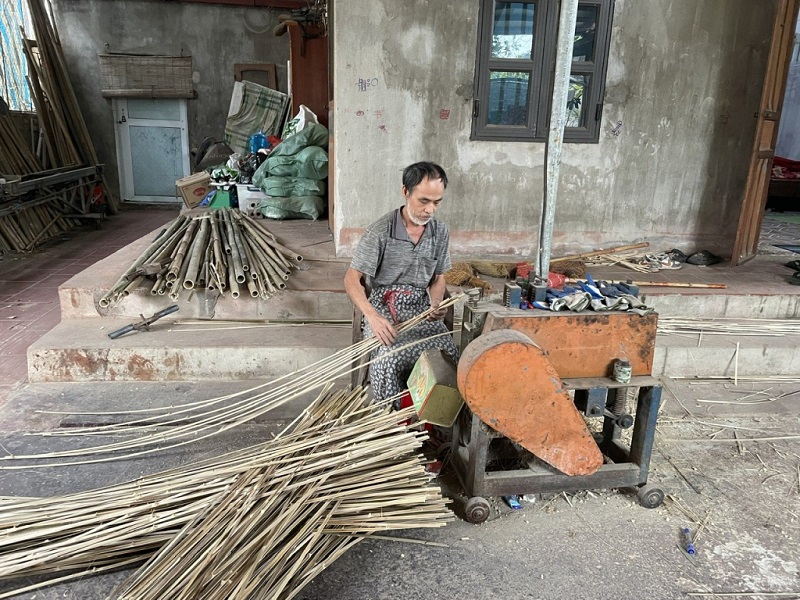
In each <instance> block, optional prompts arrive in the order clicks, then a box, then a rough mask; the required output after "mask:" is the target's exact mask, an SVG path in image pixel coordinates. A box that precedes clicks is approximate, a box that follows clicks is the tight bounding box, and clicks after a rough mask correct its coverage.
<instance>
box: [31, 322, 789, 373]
mask: <svg viewBox="0 0 800 600" xmlns="http://www.w3.org/2000/svg"><path fill="white" fill-rule="evenodd" d="M126 324H127V322H126V321H123V320H119V319H79V320H76V319H73V320H70V321H64V322H62V323H61V324H59V325H58V326H57V327H55V328H54V329H53V330H52V331H50V332H49V333H47V334H46V335H45V336H44V337H42V338H41V339H40V340H38V341H37V342H35V343H34V344H32V345H31V346H30V348H29V349H28V377H29V380H30V381H31V382H32V383H33V382H48V381H62V382H63V381H191V380H215V379H217V380H219V379H222V380H247V379H257V378H272V377H277V376H280V375H284V374H286V373H290V372H292V371H295V370H297V369H299V368H301V367H304V366H306V365H309V364H311V363H313V362H316V361H318V360H321V359H324V358H325V357H327V356H330V355H331V354H333V353H334V352H336V351H337V350H340V349H342V348H344V347H346V346H348V345H350V343H351V339H352V338H351V335H352V330H351V328H350V327H349V326H347V327H334V326H325V325H303V326H264V325H255V324H254V325H246V324H241V325H236V324H227V325H225V324H215V323H213V322H210V323H208V325H205V324H198V325H195V324H192V325H189V324H187V325H179V324H170V323H169V322H168V321H166V320H164V321H159V322H158V323H156V324H155V325H154V329H153V331H150V332H138V333H132V334H128V335H126V336H123V337H121V338H118V339H117V340H110V339H109V338H108V336H107V335H106V334H107V333H108V332H109V331H113V330H114V329H118V328H119V327H122V326H124V325H126ZM698 341H700V343H699V345H698ZM737 342H738V344H739V345H738V348H737ZM653 374H654V375H657V376H658V375H665V376H669V377H709V376H724V377H733V376H734V374H738V375H739V376H771V375H791V376H797V375H800V335H793V336H789V335H787V336H764V335H759V336H729V335H725V336H722V335H704V336H703V338H702V340H699V336H696V335H688V334H681V335H676V334H660V335H659V336H658V338H657V339H656V348H655V356H654V361H653Z"/></svg>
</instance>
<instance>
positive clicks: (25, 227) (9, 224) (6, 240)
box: [0, 204, 78, 254]
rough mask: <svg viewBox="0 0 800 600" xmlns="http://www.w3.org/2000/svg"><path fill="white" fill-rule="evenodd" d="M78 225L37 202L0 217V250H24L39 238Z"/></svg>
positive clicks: (50, 235)
mask: <svg viewBox="0 0 800 600" xmlns="http://www.w3.org/2000/svg"><path fill="white" fill-rule="evenodd" d="M77 225H78V221H77V220H76V219H70V218H68V217H65V216H64V215H63V213H61V212H60V211H59V210H58V209H57V208H55V207H54V206H51V205H49V204H38V205H36V206H32V207H30V208H28V209H26V210H21V211H15V212H12V213H9V214H7V215H4V216H2V217H0V252H3V253H6V254H9V253H12V252H26V251H28V250H30V249H31V248H33V246H35V245H36V243H37V242H39V240H41V239H43V238H45V237H52V236H54V235H58V234H59V233H63V232H65V231H69V230H71V229H73V228H74V227H76V226H77Z"/></svg>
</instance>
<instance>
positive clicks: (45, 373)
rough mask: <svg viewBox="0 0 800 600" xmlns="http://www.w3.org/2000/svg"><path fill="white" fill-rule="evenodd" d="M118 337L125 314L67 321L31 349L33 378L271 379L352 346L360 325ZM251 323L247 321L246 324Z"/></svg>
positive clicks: (189, 329)
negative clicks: (113, 333) (110, 334)
mask: <svg viewBox="0 0 800 600" xmlns="http://www.w3.org/2000/svg"><path fill="white" fill-rule="evenodd" d="M167 319H168V317H167V318H165V319H164V320H161V321H159V322H158V323H156V324H154V326H153V330H152V331H150V332H138V333H131V334H128V335H125V336H123V337H120V338H117V339H116V340H111V339H109V337H108V335H107V334H108V332H110V331H114V330H116V329H119V328H120V327H123V326H124V325H126V324H127V323H128V322H129V321H124V320H120V319H108V318H104V319H70V320H66V321H62V322H61V323H60V324H59V325H57V326H56V327H55V328H54V329H53V330H52V331H50V332H49V333H47V334H45V335H44V336H43V337H42V338H40V339H39V340H38V341H36V342H34V343H33V344H32V345H31V346H30V347H29V348H28V379H29V381H30V382H31V383H36V382H45V381H188V380H215V379H218V380H230V379H256V378H262V377H263V378H271V377H277V376H280V375H285V374H286V373H291V372H293V371H296V370H297V369H300V368H302V367H305V366H307V365H309V364H311V363H314V362H316V361H318V360H321V359H323V358H326V357H328V356H330V355H331V354H333V353H334V352H336V351H337V350H340V349H341V348H344V347H345V346H349V345H350V343H351V340H352V329H351V327H350V326H349V325H348V326H346V327H332V326H322V325H303V326H285V327H276V328H253V327H250V328H249V329H241V328H239V326H233V327H235V328H233V329H231V328H227V329H216V330H210V329H209V328H208V327H206V326H204V325H202V324H200V325H191V326H170V325H169V322H168V321H167ZM242 326H243V327H246V325H244V324H243V325H242Z"/></svg>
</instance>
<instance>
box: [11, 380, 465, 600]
mask: <svg viewBox="0 0 800 600" xmlns="http://www.w3.org/2000/svg"><path fill="white" fill-rule="evenodd" d="M365 402H366V394H365V392H364V391H363V390H360V389H359V390H355V391H349V390H347V391H341V392H338V393H334V394H325V393H324V392H323V394H322V395H321V396H320V397H319V398H318V399H317V400H316V401H315V402H314V403H312V405H311V406H310V407H309V408H308V409H306V411H305V412H304V413H303V414H302V415H301V417H300V418H299V419H298V420H297V421H296V422H295V423H294V425H293V426H290V428H289V431H288V432H286V433H284V434H281V435H280V436H278V437H277V438H275V439H272V440H270V441H269V442H266V443H263V444H259V445H257V446H253V447H250V448H246V449H244V450H241V451H237V452H233V453H229V454H226V455H223V456H220V457H218V458H214V459H211V460H206V461H203V462H201V463H196V464H193V465H187V466H184V467H180V468H178V469H174V470H171V471H167V472H164V473H159V474H156V475H151V476H147V477H143V478H141V479H139V480H136V481H133V482H129V483H124V484H121V485H116V486H113V487H109V488H103V489H99V490H94V491H89V492H83V493H78V494H72V495H70V496H62V497H56V498H21V499H10V498H6V499H4V500H3V502H2V508H3V510H2V513H0V532H1V533H0V577H2V578H17V577H22V576H31V575H47V574H51V573H53V572H61V573H64V572H68V573H70V575H68V577H77V576H80V575H82V574H84V573H85V572H86V571H91V572H95V573H96V572H100V571H105V570H110V569H113V568H120V567H125V566H129V565H131V564H133V563H135V562H139V561H141V560H142V559H144V558H146V557H148V556H150V555H153V556H152V558H150V560H149V561H148V562H147V563H146V564H145V565H144V566H142V567H141V568H140V569H139V570H138V572H136V573H135V574H134V575H133V576H132V577H130V578H129V579H128V581H126V582H124V583H123V585H122V586H120V587H119V588H118V589H117V590H116V591H115V592H114V593H113V594H112V596H111V598H115V599H118V600H122V599H136V600H151V599H152V600H165V599H173V598H174V599H179V598H180V599H187V600H188V599H194V598H206V599H207V600H231V599H238V598H242V599H244V598H270V599H281V598H291V597H293V596H295V595H296V594H297V592H298V591H299V590H300V589H301V588H302V587H304V586H305V585H307V584H308V583H309V582H310V581H311V580H312V579H313V578H314V577H315V576H316V575H317V574H319V573H320V572H321V571H322V570H323V569H325V568H326V567H327V566H329V565H330V564H331V563H332V562H333V561H334V560H335V559H336V558H338V557H339V556H341V555H342V554H343V553H344V552H345V551H346V550H347V549H349V548H350V547H352V546H353V545H355V544H356V543H358V542H359V541H360V540H362V539H364V536H366V535H369V534H371V533H374V532H379V531H385V530H399V529H410V528H420V527H440V526H442V525H444V524H445V523H446V522H447V521H449V520H450V514H449V511H448V510H447V509H446V507H445V500H444V499H442V497H441V495H440V492H439V490H438V488H436V487H433V486H430V485H429V477H428V476H427V474H426V473H425V469H424V466H423V459H422V458H421V457H420V456H419V455H418V453H417V452H418V449H419V447H420V445H421V441H422V439H424V434H420V433H417V432H414V431H410V430H408V428H407V427H406V426H403V425H400V424H399V422H400V421H402V420H403V419H404V418H408V416H409V415H410V412H409V411H408V410H407V411H406V412H401V413H391V412H389V411H388V410H387V409H386V408H381V407H377V406H375V405H372V406H365ZM154 553H155V554H154ZM62 579H63V578H62ZM27 589H29V588H27ZM21 591H23V590H15V591H14V592H13V593H15V594H16V593H20V592H21ZM0 597H5V596H0Z"/></svg>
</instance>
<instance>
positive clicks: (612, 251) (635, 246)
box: [550, 242, 650, 263]
mask: <svg viewBox="0 0 800 600" xmlns="http://www.w3.org/2000/svg"><path fill="white" fill-rule="evenodd" d="M649 245H650V244H649V243H648V242H641V243H639V244H628V245H627V246H616V247H614V248H606V249H603V250H594V251H593V252H582V253H581V254H570V255H568V256H560V257H558V258H554V259H552V260H550V262H551V263H554V262H560V261H563V260H580V259H581V258H590V257H592V256H602V255H603V254H616V253H617V252H625V251H626V250H636V249H638V248H647V247H648V246H649Z"/></svg>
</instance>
